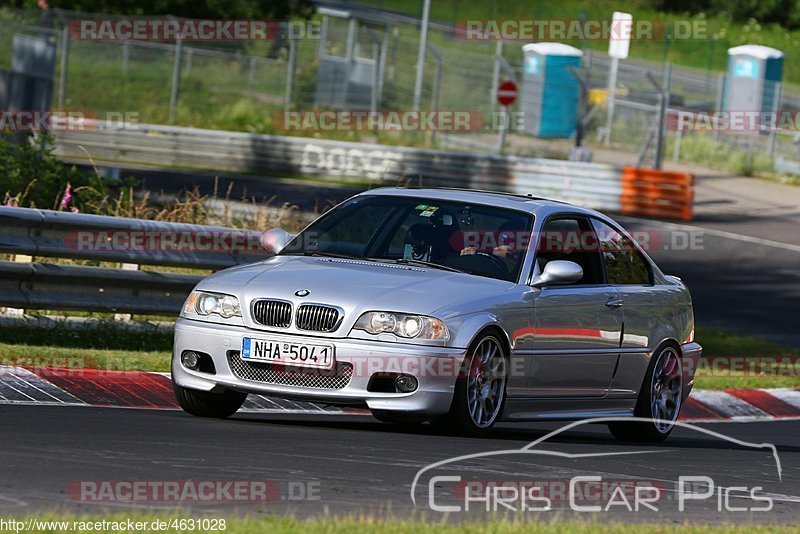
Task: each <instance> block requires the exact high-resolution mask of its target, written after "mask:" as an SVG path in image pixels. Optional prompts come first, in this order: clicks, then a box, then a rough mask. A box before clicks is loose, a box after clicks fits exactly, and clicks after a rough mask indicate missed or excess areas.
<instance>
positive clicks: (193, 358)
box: [181, 350, 200, 371]
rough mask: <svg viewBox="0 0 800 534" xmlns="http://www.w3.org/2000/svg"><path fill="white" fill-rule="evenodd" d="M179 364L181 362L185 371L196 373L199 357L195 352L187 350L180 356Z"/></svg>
mask: <svg viewBox="0 0 800 534" xmlns="http://www.w3.org/2000/svg"><path fill="white" fill-rule="evenodd" d="M181 362H183V366H184V367H186V368H187V369H191V370H192V371H196V370H197V368H198V367H199V365H200V356H198V354H197V353H196V352H192V351H190V350H187V351H186V352H184V353H183V355H182V356H181Z"/></svg>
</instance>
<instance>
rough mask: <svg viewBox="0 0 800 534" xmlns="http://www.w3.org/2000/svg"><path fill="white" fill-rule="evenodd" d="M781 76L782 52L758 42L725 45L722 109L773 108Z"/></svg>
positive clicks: (762, 110)
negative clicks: (726, 55)
mask: <svg viewBox="0 0 800 534" xmlns="http://www.w3.org/2000/svg"><path fill="white" fill-rule="evenodd" d="M782 78H783V52H781V51H780V50H776V49H774V48H770V47H768V46H761V45H742V46H735V47H733V48H730V49H728V73H727V75H726V77H725V92H724V96H723V104H722V109H723V110H724V111H759V112H764V111H766V112H769V111H774V110H775V109H776V108H777V102H776V101H775V99H776V98H779V97H780V94H779V90H778V88H779V87H780V86H779V84H780V82H781V79H782Z"/></svg>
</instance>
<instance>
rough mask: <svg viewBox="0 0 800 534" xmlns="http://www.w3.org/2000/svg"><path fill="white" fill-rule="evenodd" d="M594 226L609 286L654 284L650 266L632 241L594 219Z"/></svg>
mask: <svg viewBox="0 0 800 534" xmlns="http://www.w3.org/2000/svg"><path fill="white" fill-rule="evenodd" d="M592 225H593V226H594V229H595V231H596V232H597V237H598V239H599V240H600V251H601V252H602V253H603V261H604V262H605V264H606V275H607V276H608V283H609V284H616V285H618V284H637V285H648V284H651V283H652V273H651V272H650V266H649V265H648V263H647V260H645V259H644V256H642V253H641V252H639V250H638V249H637V248H636V246H635V245H634V244H633V243H632V242H631V240H630V239H628V238H627V237H625V236H623V235H622V234H620V233H619V232H618V231H616V230H615V229H614V228H612V227H610V226H609V225H607V224H606V223H604V222H602V221H598V220H597V219H592Z"/></svg>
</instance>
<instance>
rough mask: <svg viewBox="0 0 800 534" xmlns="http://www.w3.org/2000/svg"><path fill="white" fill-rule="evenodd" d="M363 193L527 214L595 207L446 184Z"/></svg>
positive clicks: (383, 188)
mask: <svg viewBox="0 0 800 534" xmlns="http://www.w3.org/2000/svg"><path fill="white" fill-rule="evenodd" d="M361 194H362V195H384V196H403V197H425V198H429V199H430V198H435V199H437V200H453V201H456V202H473V203H475V204H484V205H489V206H496V207H499V208H509V209H515V210H520V211H526V212H528V213H536V212H537V211H539V210H540V209H542V208H557V209H558V210H563V211H570V212H582V213H587V214H594V213H596V212H595V211H594V210H590V209H587V208H582V207H580V206H576V205H574V204H569V203H567V202H561V201H559V200H551V199H547V198H540V197H536V196H533V195H519V194H514V193H505V192H501V191H483V190H478V189H458V188H449V187H427V188H423V187H419V188H418V187H379V188H377V189H370V190H369V191H365V192H363V193H361Z"/></svg>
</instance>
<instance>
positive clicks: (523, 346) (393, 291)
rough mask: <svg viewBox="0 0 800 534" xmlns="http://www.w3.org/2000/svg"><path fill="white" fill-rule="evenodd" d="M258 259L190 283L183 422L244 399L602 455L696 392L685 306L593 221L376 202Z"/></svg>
mask: <svg viewBox="0 0 800 534" xmlns="http://www.w3.org/2000/svg"><path fill="white" fill-rule="evenodd" d="M262 243H263V244H264V246H265V247H266V248H268V249H269V250H271V251H272V252H274V255H273V256H271V257H270V258H269V259H266V260H264V261H261V262H258V263H253V264H247V265H240V266H237V267H233V268H230V269H226V270H224V271H221V272H218V273H215V274H214V275H212V276H209V277H208V278H206V279H204V280H203V281H201V282H200V283H199V284H198V285H197V287H196V288H195V289H194V291H193V292H192V293H191V294H190V295H189V298H188V299H187V300H186V303H185V305H184V308H183V311H182V313H181V316H180V318H179V319H178V321H177V323H176V324H175V344H174V352H173V358H172V379H173V384H174V389H175V394H176V397H177V399H178V402H179V404H180V405H181V407H182V408H183V409H184V410H185V411H187V412H189V413H191V414H194V415H198V416H205V417H228V416H230V415H232V414H233V413H234V412H236V411H237V410H238V409H239V408H240V407H241V406H242V404H243V402H244V401H245V398H246V397H247V394H248V393H257V394H264V395H269V396H272V397H279V398H285V399H292V400H303V401H312V402H315V403H319V404H329V405H337V406H349V407H359V408H367V409H369V410H370V411H371V412H372V414H373V415H374V416H375V417H376V418H377V419H379V420H381V421H386V422H397V423H407V424H411V423H414V424H416V423H422V422H430V423H431V424H434V425H437V426H439V427H441V428H443V429H446V431H452V432H457V433H464V434H472V435H481V434H484V433H486V432H488V431H490V430H491V429H492V427H493V426H494V425H495V423H497V422H498V421H535V420H574V419H586V418H604V419H603V420H604V421H609V420H610V419H608V418H613V422H610V423H608V424H609V427H610V429H611V431H612V433H613V434H614V435H615V436H617V437H618V438H621V439H629V440H642V441H657V440H662V439H664V438H666V437H667V436H668V435H669V433H670V432H671V430H672V428H673V426H674V422H675V420H676V419H677V417H678V414H679V412H680V409H681V405H682V403H683V402H684V400H685V399H686V397H687V396H688V395H689V392H690V390H691V388H692V384H693V379H694V369H696V363H697V361H698V359H699V358H700V355H701V350H702V349H701V347H700V345H698V344H697V343H696V342H695V341H694V316H693V311H692V303H691V298H690V296H689V291H688V290H687V289H686V287H685V286H684V284H683V283H682V282H681V280H680V279H679V278H677V277H674V276H668V275H665V274H663V273H662V272H661V271H660V270H659V268H658V267H657V266H656V265H655V263H653V261H652V260H651V259H650V258H649V257H648V255H647V254H646V253H645V252H644V250H642V248H641V247H640V246H639V245H638V244H637V243H636V242H635V240H634V239H632V238H631V237H630V235H629V234H628V233H626V232H625V231H624V230H623V229H622V228H620V226H619V225H617V224H616V223H615V222H614V221H613V220H611V219H609V218H608V217H606V216H605V215H602V214H601V213H598V212H596V211H593V210H589V209H585V208H581V207H578V206H574V205H570V204H565V203H561V202H555V201H551V200H544V199H539V198H532V197H527V196H517V195H510V194H504V193H492V192H480V191H467V190H453V189H406V188H381V189H374V190H371V191H368V192H365V193H361V194H359V195H356V196H354V197H352V198H350V199H349V200H347V201H345V202H343V203H341V204H339V205H338V206H336V207H335V208H333V209H331V210H330V211H328V212H327V213H325V214H324V215H323V216H322V217H320V218H319V219H317V220H316V221H315V222H313V223H312V224H311V225H309V226H308V227H307V228H306V229H305V230H303V231H302V232H301V233H299V234H297V235H290V234H288V233H286V232H284V231H283V230H278V229H274V230H269V231H267V232H265V233H264V235H263V237H262ZM628 418H630V420H627V419H628Z"/></svg>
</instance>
